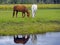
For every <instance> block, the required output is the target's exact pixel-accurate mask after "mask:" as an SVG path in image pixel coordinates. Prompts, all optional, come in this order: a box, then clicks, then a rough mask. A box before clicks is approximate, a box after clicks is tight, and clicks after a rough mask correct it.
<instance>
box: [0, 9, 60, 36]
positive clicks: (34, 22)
mask: <svg viewBox="0 0 60 45" xmlns="http://www.w3.org/2000/svg"><path fill="white" fill-rule="evenodd" d="M30 11H31V10H30ZM45 32H60V9H39V10H37V13H36V16H35V18H32V17H31V16H30V18H27V17H25V18H22V15H21V13H18V17H17V18H16V17H14V18H12V10H0V35H15V34H17V35H18V34H40V33H45Z"/></svg>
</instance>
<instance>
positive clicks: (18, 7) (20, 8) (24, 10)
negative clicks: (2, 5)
mask: <svg viewBox="0 0 60 45" xmlns="http://www.w3.org/2000/svg"><path fill="white" fill-rule="evenodd" d="M15 12H16V17H17V14H18V12H22V17H25V13H27V17H29V16H30V13H29V11H28V8H27V7H26V6H24V5H16V6H14V7H13V17H14V15H15Z"/></svg>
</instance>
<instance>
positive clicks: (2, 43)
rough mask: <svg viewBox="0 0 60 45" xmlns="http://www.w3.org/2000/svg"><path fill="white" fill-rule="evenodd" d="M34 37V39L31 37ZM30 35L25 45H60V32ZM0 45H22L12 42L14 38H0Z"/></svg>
mask: <svg viewBox="0 0 60 45" xmlns="http://www.w3.org/2000/svg"><path fill="white" fill-rule="evenodd" d="M33 36H34V37H33ZM33 36H32V35H30V38H29V40H28V41H27V43H26V44H25V45H60V32H50V33H46V34H38V35H33ZM0 45H23V44H21V43H19V44H18V43H17V44H16V43H15V42H14V36H0Z"/></svg>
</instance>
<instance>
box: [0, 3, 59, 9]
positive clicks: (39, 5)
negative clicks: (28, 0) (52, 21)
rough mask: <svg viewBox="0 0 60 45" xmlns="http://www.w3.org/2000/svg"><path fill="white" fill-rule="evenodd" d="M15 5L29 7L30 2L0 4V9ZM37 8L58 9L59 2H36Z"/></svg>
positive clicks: (10, 7)
mask: <svg viewBox="0 0 60 45" xmlns="http://www.w3.org/2000/svg"><path fill="white" fill-rule="evenodd" d="M15 5H25V6H26V7H28V8H30V9H31V5H32V4H7V5H6V4H4V5H0V9H6V10H7V9H12V8H13V7H14V6H15ZM37 5H38V8H39V9H60V4H37Z"/></svg>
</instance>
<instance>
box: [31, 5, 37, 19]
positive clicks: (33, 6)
mask: <svg viewBox="0 0 60 45" xmlns="http://www.w3.org/2000/svg"><path fill="white" fill-rule="evenodd" d="M31 10H32V17H33V18H34V17H35V14H36V10H37V5H36V4H33V5H32V7H31Z"/></svg>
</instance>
